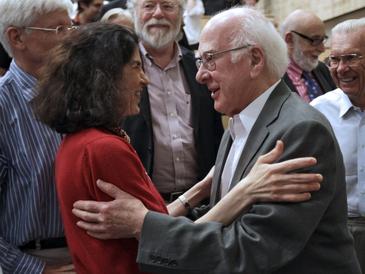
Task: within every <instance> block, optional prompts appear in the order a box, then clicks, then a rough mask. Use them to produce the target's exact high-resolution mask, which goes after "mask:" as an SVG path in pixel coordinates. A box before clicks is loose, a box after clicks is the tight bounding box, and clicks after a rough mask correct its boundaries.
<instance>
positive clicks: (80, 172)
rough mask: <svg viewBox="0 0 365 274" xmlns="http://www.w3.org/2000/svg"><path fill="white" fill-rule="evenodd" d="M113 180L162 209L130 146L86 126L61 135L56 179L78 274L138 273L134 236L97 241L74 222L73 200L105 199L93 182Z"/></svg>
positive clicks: (150, 207)
mask: <svg viewBox="0 0 365 274" xmlns="http://www.w3.org/2000/svg"><path fill="white" fill-rule="evenodd" d="M97 179H102V180H104V181H107V182H109V183H112V184H114V185H116V186H118V187H119V188H121V189H123V190H124V191H126V192H128V193H130V194H131V195H133V196H135V197H137V198H139V199H140V200H141V201H142V202H143V203H144V205H145V206H146V207H147V208H148V209H150V210H154V211H158V212H164V213H167V210H166V207H165V204H164V201H163V199H162V198H161V196H160V195H159V193H158V191H157V190H156V188H155V187H154V185H153V184H152V182H151V180H150V179H149V177H148V175H147V173H146V171H145V169H144V167H143V165H142V163H141V161H140V159H139V158H138V155H137V154H136V152H135V150H134V149H133V148H132V147H131V145H130V144H128V143H127V142H126V141H125V140H124V139H122V138H121V137H119V136H117V135H114V134H112V133H109V132H107V131H102V130H99V129H86V130H82V131H80V132H77V133H75V134H69V135H67V136H66V138H64V140H63V141H62V144H61V146H60V148H59V151H58V154H57V158H56V181H57V192H58V199H59V202H60V207H61V214H62V219H63V222H64V226H65V233H66V237H67V242H68V245H69V248H70V251H71V255H72V258H73V262H74V265H75V268H76V271H77V273H79V274H83V273H85V274H92V273H95V274H100V273H108V274H112V273H118V274H123V273H125V274H134V273H142V272H140V271H139V270H138V266H137V264H136V255H137V247H138V242H137V241H136V240H135V239H119V240H98V239H95V238H93V237H91V236H89V235H87V234H86V232H85V231H84V230H82V229H80V228H78V227H77V226H76V222H77V221H78V219H77V218H76V217H75V216H74V215H73V214H72V212H71V210H72V205H73V203H74V202H75V201H77V200H97V201H110V200H112V199H111V197H109V196H108V195H106V194H104V193H103V192H101V191H100V190H99V189H98V188H97V186H96V180H97Z"/></svg>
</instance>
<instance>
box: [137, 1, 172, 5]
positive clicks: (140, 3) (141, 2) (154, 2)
mask: <svg viewBox="0 0 365 274" xmlns="http://www.w3.org/2000/svg"><path fill="white" fill-rule="evenodd" d="M136 3H137V4H139V5H142V4H145V3H152V4H157V3H159V4H174V5H178V4H179V1H178V0H137V1H136Z"/></svg>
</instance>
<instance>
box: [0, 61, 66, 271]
mask: <svg viewBox="0 0 365 274" xmlns="http://www.w3.org/2000/svg"><path fill="white" fill-rule="evenodd" d="M36 82H37V80H36V79H35V78H34V77H33V76H31V75H30V74H28V73H26V72H25V71H23V70H22V69H21V68H19V67H18V66H17V65H16V63H15V62H14V61H12V63H11V65H10V69H9V71H8V72H7V73H6V74H5V76H3V77H2V78H0V265H1V267H2V269H3V272H4V273H41V272H42V270H43V267H44V263H43V262H42V261H41V260H40V259H38V258H35V257H32V256H29V255H27V254H26V253H23V252H22V251H20V250H19V249H18V246H21V245H24V244H26V243H28V242H29V241H32V240H36V239H47V238H54V237H62V236H63V235H64V234H63V226H62V222H61V217H60V214H59V208H58V203H57V197H56V192H55V180H54V174H53V171H54V170H53V169H54V158H55V154H56V152H57V149H58V146H59V144H60V141H61V137H60V135H59V134H57V133H56V132H55V131H52V130H51V129H50V128H48V127H47V126H45V125H43V124H42V123H40V122H38V121H36V119H35V117H34V115H33V112H32V110H31V107H30V104H29V102H30V100H31V99H32V98H33V97H34V95H35V90H34V87H35V85H36Z"/></svg>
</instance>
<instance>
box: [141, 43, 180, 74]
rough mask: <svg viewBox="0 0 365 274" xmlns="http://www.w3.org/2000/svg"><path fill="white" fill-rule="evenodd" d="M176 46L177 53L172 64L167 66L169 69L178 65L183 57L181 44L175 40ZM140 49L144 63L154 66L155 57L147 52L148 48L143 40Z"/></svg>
mask: <svg viewBox="0 0 365 274" xmlns="http://www.w3.org/2000/svg"><path fill="white" fill-rule="evenodd" d="M174 48H175V55H174V57H173V58H172V60H171V62H170V64H169V65H168V66H167V67H166V68H165V70H166V69H169V68H171V67H175V66H177V64H178V63H179V61H180V60H181V59H182V51H181V48H180V46H179V44H178V43H176V42H174ZM139 49H140V51H141V53H142V58H143V62H144V64H146V65H148V66H152V65H153V64H155V63H154V62H153V57H152V56H151V55H150V54H149V53H148V52H147V50H146V48H145V47H144V46H143V43H142V42H139Z"/></svg>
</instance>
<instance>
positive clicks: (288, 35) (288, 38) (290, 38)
mask: <svg viewBox="0 0 365 274" xmlns="http://www.w3.org/2000/svg"><path fill="white" fill-rule="evenodd" d="M284 41H285V43H286V44H287V46H288V48H292V47H293V44H294V41H293V33H291V32H286V33H285V36H284Z"/></svg>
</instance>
